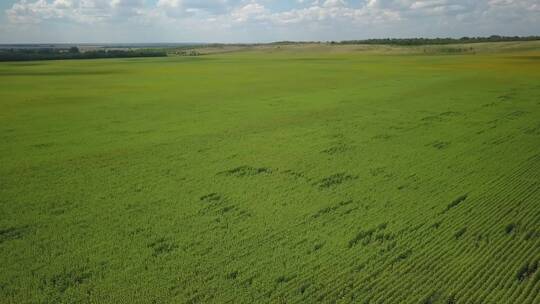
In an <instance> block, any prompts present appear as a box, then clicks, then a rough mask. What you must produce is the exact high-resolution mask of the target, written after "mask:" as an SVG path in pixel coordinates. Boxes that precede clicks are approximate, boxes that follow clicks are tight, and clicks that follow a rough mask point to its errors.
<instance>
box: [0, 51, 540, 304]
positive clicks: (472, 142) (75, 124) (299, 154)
mask: <svg viewBox="0 0 540 304" xmlns="http://www.w3.org/2000/svg"><path fill="white" fill-rule="evenodd" d="M473 47H474V48H475V49H474V50H472V49H460V47H457V48H458V51H445V50H447V49H448V48H449V46H444V49H443V48H441V49H437V48H429V50H426V49H422V48H416V49H415V48H403V50H405V51H403V52H399V51H388V50H386V51H381V52H380V53H378V52H377V50H376V49H374V48H373V46H370V49H369V50H368V51H364V50H361V49H355V48H354V47H339V46H335V47H330V46H324V47H323V46H320V47H317V46H305V47H287V46H280V47H274V48H270V47H269V48H254V49H248V50H243V51H242V50H236V51H231V52H224V53H219V52H215V53H213V54H209V55H204V56H198V57H167V58H143V59H105V60H76V61H69V60H67V61H49V62H20V63H1V64H0V163H1V166H0V263H1V267H0V303H314V302H321V303H419V304H423V303H426V304H427V303H448V304H451V303H524V304H525V303H527V304H533V303H540V266H539V263H540V43H538V42H530V43H526V42H521V43H514V44H505V43H500V44H483V45H478V46H473ZM386 48H388V47H386ZM460 50H463V52H461V51H460Z"/></svg>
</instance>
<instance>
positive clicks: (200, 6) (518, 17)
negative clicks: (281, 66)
mask: <svg viewBox="0 0 540 304" xmlns="http://www.w3.org/2000/svg"><path fill="white" fill-rule="evenodd" d="M493 34H497V35H507V36H514V35H519V36H528V35H538V34H540V1H538V0H425V1H419V0H417V1H415V0H291V1H283V0H5V1H2V2H1V3H0V43H47V42H48V43H107V42H114V43H129V42H139V43H151V42H270V41H281V40H296V41H326V40H348V39H366V38H384V37H394V38H403V37H462V36H489V35H493Z"/></svg>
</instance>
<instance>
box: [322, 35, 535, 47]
mask: <svg viewBox="0 0 540 304" xmlns="http://www.w3.org/2000/svg"><path fill="white" fill-rule="evenodd" d="M535 40H540V36H525V37H520V36H499V35H492V36H489V37H462V38H384V39H365V40H344V41H331V42H330V43H331V44H387V45H405V46H407V45H429V44H435V45H441V44H457V43H480V42H510V41H535Z"/></svg>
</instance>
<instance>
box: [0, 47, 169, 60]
mask: <svg viewBox="0 0 540 304" xmlns="http://www.w3.org/2000/svg"><path fill="white" fill-rule="evenodd" d="M166 56H167V53H166V52H165V51H161V50H144V49H139V50H92V51H85V52H81V51H80V50H79V49H78V48H77V47H71V48H69V49H59V48H38V49H16V48H10V49H0V61H32V60H60V59H102V58H135V57H166Z"/></svg>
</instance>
